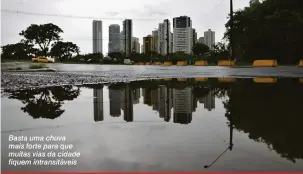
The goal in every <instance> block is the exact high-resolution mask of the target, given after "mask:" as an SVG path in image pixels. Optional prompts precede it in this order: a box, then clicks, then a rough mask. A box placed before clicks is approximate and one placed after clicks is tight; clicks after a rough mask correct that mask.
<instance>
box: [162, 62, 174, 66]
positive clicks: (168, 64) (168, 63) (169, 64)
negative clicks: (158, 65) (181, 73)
mask: <svg viewBox="0 0 303 174" xmlns="http://www.w3.org/2000/svg"><path fill="white" fill-rule="evenodd" d="M163 65H164V66H171V65H173V63H172V62H164V64H163Z"/></svg>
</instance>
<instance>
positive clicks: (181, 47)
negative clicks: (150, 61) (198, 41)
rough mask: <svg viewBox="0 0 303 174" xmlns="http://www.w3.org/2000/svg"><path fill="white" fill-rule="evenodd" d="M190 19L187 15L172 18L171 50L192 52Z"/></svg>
mask: <svg viewBox="0 0 303 174" xmlns="http://www.w3.org/2000/svg"><path fill="white" fill-rule="evenodd" d="M192 32H193V31H192V21H191V19H190V17H188V16H180V17H176V18H174V19H173V52H174V53H175V52H184V53H187V54H191V53H192V47H193V37H192Z"/></svg>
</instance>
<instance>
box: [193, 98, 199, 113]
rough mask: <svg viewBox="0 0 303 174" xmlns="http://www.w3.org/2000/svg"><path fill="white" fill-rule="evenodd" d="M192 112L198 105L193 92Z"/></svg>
mask: <svg viewBox="0 0 303 174" xmlns="http://www.w3.org/2000/svg"><path fill="white" fill-rule="evenodd" d="M192 99H193V105H192V106H193V112H196V109H197V107H198V100H197V97H196V96H195V95H194V94H193V98H192Z"/></svg>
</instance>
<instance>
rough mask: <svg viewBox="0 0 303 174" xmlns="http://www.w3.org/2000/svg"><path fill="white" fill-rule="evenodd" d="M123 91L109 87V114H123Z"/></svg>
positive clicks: (115, 115) (116, 115)
mask: <svg viewBox="0 0 303 174" xmlns="http://www.w3.org/2000/svg"><path fill="white" fill-rule="evenodd" d="M121 105H122V91H121V90H119V89H109V114H110V115H111V116H112V117H119V116H120V115H121Z"/></svg>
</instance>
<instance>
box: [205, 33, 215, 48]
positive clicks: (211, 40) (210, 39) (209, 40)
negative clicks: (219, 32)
mask: <svg viewBox="0 0 303 174" xmlns="http://www.w3.org/2000/svg"><path fill="white" fill-rule="evenodd" d="M204 41H205V45H207V46H208V47H209V49H210V50H213V45H214V44H215V32H214V31H211V29H208V31H205V32H204Z"/></svg>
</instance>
